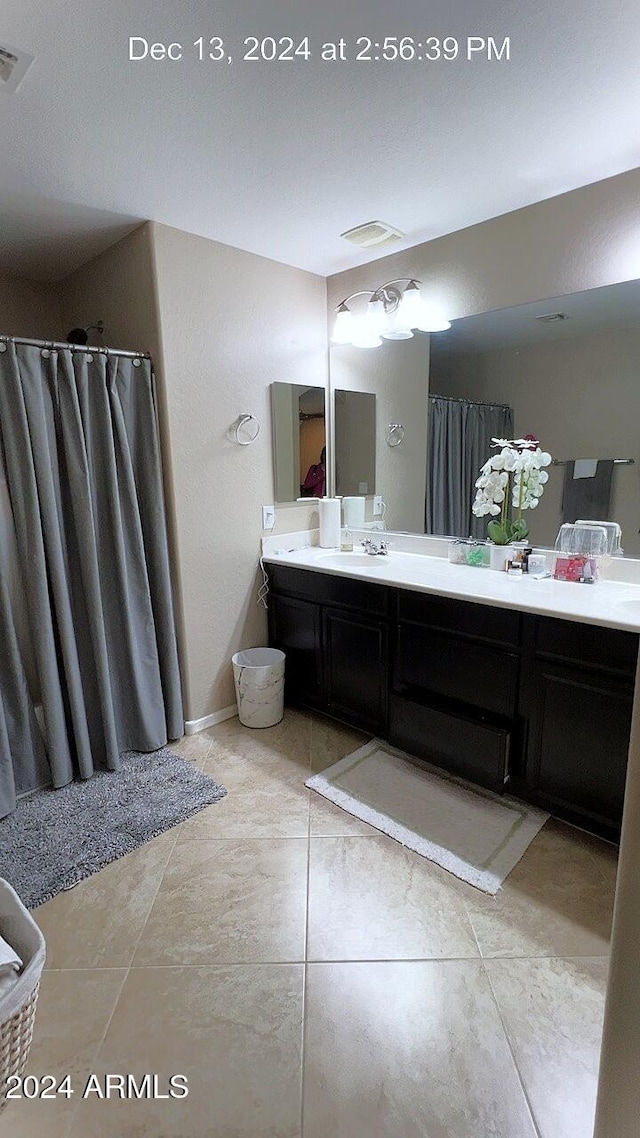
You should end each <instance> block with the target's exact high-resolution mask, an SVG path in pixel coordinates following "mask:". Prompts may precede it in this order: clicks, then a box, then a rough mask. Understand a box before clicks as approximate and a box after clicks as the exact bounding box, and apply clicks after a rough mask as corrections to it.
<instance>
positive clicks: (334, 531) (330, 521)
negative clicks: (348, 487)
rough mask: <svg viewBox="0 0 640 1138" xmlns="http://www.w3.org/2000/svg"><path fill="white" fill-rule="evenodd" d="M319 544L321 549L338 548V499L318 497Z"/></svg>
mask: <svg viewBox="0 0 640 1138" xmlns="http://www.w3.org/2000/svg"><path fill="white" fill-rule="evenodd" d="M318 514H319V518H320V545H321V546H322V548H323V549H338V547H339V545H340V499H339V498H320V500H319V502H318Z"/></svg>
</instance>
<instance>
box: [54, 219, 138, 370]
mask: <svg viewBox="0 0 640 1138" xmlns="http://www.w3.org/2000/svg"><path fill="white" fill-rule="evenodd" d="M57 287H58V290H59V296H60V308H61V313H62V318H63V323H64V325H65V332H68V331H69V329H70V328H77V327H80V328H83V327H86V326H87V325H88V324H96V323H97V322H98V320H103V321H104V326H105V327H104V336H103V337H102V340H103V342H104V344H105V345H106V346H108V347H113V348H121V349H124V350H126V351H133V352H145V351H150V352H151V354H152V356H153V357H154V362H156V361H157V360H158V359H159V356H160V349H159V325H158V313H157V307H156V301H155V294H154V278H153V258H152V249H151V227H150V226H149V225H148V224H145V225H141V226H139V227H138V228H137V229H134V231H133V233H130V234H128V236H127V237H123V238H122V240H121V241H118V242H117V244H115V245H112V246H111V248H109V249H107V250H106V252H104V253H101V254H100V255H99V256H98V257H94V258H93V260H91V261H89V262H88V263H87V264H86V265H83V266H82V268H81V269H78V270H77V271H76V272H75V273H72V274H71V276H69V277H67V279H66V280H65V281H63V282H62V283H61V284H60V285H59V286H57ZM90 342H91V343H95V342H96V340H95V333H94V334H93V335H91V341H90Z"/></svg>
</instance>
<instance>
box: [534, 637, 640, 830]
mask: <svg viewBox="0 0 640 1138" xmlns="http://www.w3.org/2000/svg"><path fill="white" fill-rule="evenodd" d="M523 643H524V649H523V652H524V655H523V682H522V684H521V694H520V712H521V715H522V720H523V722H524V724H525V726H526V737H525V746H524V753H523V756H522V767H521V771H520V774H519V777H517V778H516V779H515V789H516V791H517V792H518V793H520V794H521V795H522V796H523V797H526V798H527V799H528V800H529V801H531V802H534V803H537V804H538V805H540V806H543V807H544V808H545V809H547V810H550V811H551V812H552V813H554V814H558V815H559V816H561V817H563V818H566V819H567V820H568V821H571V822H575V823H577V824H578V825H581V826H585V827H586V828H588V829H591V830H595V831H596V832H597V833H600V834H602V835H604V836H605V837H609V838H616V837H617V836H618V834H619V831H620V823H621V821H622V807H623V803H624V790H625V781H626V774H627V752H628V748H629V736H630V733H631V712H632V706H633V688H634V677H635V668H636V661H637V656H638V637H637V636H636V635H634V634H633V633H630V632H621V631H618V630H617V629H612V628H599V627H597V626H595V625H589V624H582V623H580V622H576V621H566V620H557V619H555V618H552V617H532V616H526V617H525V618H524V637H523Z"/></svg>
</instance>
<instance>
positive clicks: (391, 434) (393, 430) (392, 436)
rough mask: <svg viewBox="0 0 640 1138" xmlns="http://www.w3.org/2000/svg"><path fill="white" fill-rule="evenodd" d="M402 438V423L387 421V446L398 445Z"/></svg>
mask: <svg viewBox="0 0 640 1138" xmlns="http://www.w3.org/2000/svg"><path fill="white" fill-rule="evenodd" d="M403 438H404V427H403V425H402V423H389V426H388V427H387V432H386V440H387V446H390V447H399V446H400V443H401V442H402V440H403Z"/></svg>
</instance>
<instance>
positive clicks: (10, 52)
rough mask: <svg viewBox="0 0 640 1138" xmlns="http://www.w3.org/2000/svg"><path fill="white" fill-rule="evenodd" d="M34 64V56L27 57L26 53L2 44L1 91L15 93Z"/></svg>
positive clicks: (0, 49) (0, 56) (0, 46)
mask: <svg viewBox="0 0 640 1138" xmlns="http://www.w3.org/2000/svg"><path fill="white" fill-rule="evenodd" d="M32 63H33V56H32V55H27V53H26V51H20V50H19V49H18V48H17V47H10V45H9V44H8V43H0V91H6V92H7V93H8V94H11V93H12V92H13V91H15V90H16V89H17V87H18V84H19V83H21V82H22V80H23V79H24V76H25V75H26V73H27V70H28V68H29V67H30V66H31V64H32Z"/></svg>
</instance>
